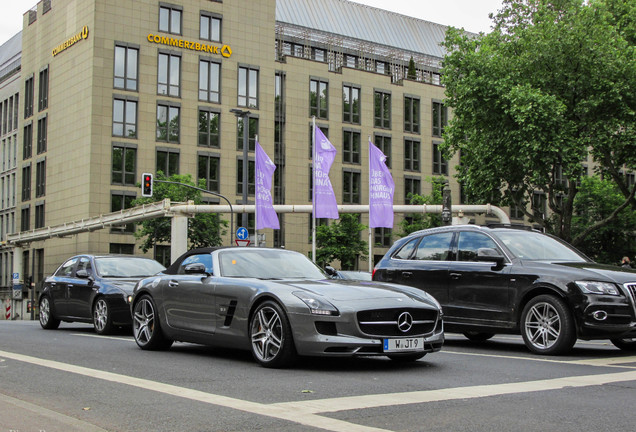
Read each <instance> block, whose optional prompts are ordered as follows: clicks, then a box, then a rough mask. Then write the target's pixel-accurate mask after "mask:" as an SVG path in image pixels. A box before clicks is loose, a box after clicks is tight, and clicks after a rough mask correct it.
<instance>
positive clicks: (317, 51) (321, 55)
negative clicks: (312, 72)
mask: <svg viewBox="0 0 636 432" xmlns="http://www.w3.org/2000/svg"><path fill="white" fill-rule="evenodd" d="M311 58H313V59H314V60H316V61H319V62H324V61H325V60H326V59H327V55H326V53H325V50H324V49H321V48H312V49H311Z"/></svg>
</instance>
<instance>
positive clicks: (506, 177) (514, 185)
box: [442, 0, 636, 245]
mask: <svg viewBox="0 0 636 432" xmlns="http://www.w3.org/2000/svg"><path fill="white" fill-rule="evenodd" d="M623 3H624V4H625V5H626V4H628V3H629V4H630V6H624V7H622V6H621V5H622V4H623ZM633 4H634V2H621V1H620V0H590V1H588V2H583V0H524V1H522V0H504V7H503V9H502V10H501V11H500V12H499V14H497V15H496V16H495V17H494V23H495V27H494V31H493V32H491V33H488V34H480V35H479V36H474V35H466V34H464V33H463V32H460V31H459V30H457V29H449V31H448V32H447V34H446V40H445V43H444V45H445V48H446V50H447V55H446V56H445V58H444V63H443V71H442V72H443V84H444V85H445V86H446V96H447V99H446V101H445V104H446V105H447V106H449V107H451V108H452V109H453V118H452V119H451V121H450V123H449V125H448V126H447V127H446V129H445V134H444V144H443V149H444V150H445V151H446V155H447V157H448V156H450V155H451V154H453V153H455V152H460V153H461V165H460V166H459V167H458V170H459V174H458V178H459V181H460V182H461V183H462V184H463V185H464V187H465V188H466V191H467V194H468V196H469V198H470V199H471V200H473V201H476V202H492V203H493V204H498V205H512V206H516V207H517V208H520V209H522V210H523V211H524V212H525V214H526V215H527V216H528V217H529V218H530V220H531V221H533V222H534V223H536V224H537V225H539V226H541V227H543V228H545V229H546V230H548V231H550V232H552V233H554V234H556V235H558V236H559V237H561V238H563V239H565V240H568V241H571V242H572V243H574V244H575V245H576V244H581V243H582V242H583V240H584V239H585V237H586V236H588V235H590V233H591V232H593V231H594V230H596V229H600V228H601V227H602V226H604V225H605V224H607V223H609V222H610V221H611V219H605V220H602V221H595V220H590V223H591V224H592V225H591V226H590V227H589V228H590V229H588V230H585V231H582V232H580V233H578V234H577V235H576V236H574V235H573V233H572V218H573V215H574V212H573V209H574V202H575V198H576V195H577V193H578V190H579V189H578V186H577V184H578V181H579V179H580V178H581V177H582V176H585V175H586V168H585V167H584V165H582V161H585V160H587V158H588V154H589V155H591V158H592V159H593V161H594V162H595V163H596V164H598V171H599V172H600V173H603V174H604V175H606V178H611V179H612V181H613V182H614V183H615V184H616V185H617V186H618V187H619V190H620V191H621V192H622V195H623V201H622V202H621V203H617V207H616V209H615V210H617V211H618V212H620V207H622V208H625V207H626V206H627V205H631V206H632V209H636V201H635V200H634V192H635V189H636V187H635V186H634V185H633V184H632V185H629V184H628V182H627V180H626V178H625V175H624V172H625V170H634V169H636V152H634V151H633V145H634V141H635V138H636V132H635V128H634V120H635V117H636V104H635V100H636V98H635V96H634V91H633V89H634V88H635V87H636V62H635V61H634V59H635V48H634V39H633V35H634V14H633V13H632V12H634V11H635V9H634V6H633ZM542 197H544V198H542ZM533 198H534V199H533ZM543 203H545V204H547V206H548V207H549V209H550V211H551V215H552V216H551V217H549V218H546V217H545V214H544V213H543V209H542V208H541V206H542V204H543ZM526 206H528V207H529V208H526ZM618 212H617V213H618ZM614 217H615V216H614Z"/></svg>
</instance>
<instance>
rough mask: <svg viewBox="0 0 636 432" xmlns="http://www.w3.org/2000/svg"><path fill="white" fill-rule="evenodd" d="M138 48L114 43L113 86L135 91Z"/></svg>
mask: <svg viewBox="0 0 636 432" xmlns="http://www.w3.org/2000/svg"><path fill="white" fill-rule="evenodd" d="M138 58H139V50H138V49H137V48H130V47H127V46H120V45H115V72H114V78H113V87H115V88H118V89H124V90H131V91H137V70H138Z"/></svg>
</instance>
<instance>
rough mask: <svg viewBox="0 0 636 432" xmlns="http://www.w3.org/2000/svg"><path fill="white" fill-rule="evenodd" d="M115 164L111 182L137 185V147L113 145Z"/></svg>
mask: <svg viewBox="0 0 636 432" xmlns="http://www.w3.org/2000/svg"><path fill="white" fill-rule="evenodd" d="M112 158H113V165H112V172H111V183H112V184H118V185H129V186H134V185H135V176H136V175H135V172H136V166H137V149H136V148H134V147H128V146H125V145H115V146H113V155H112Z"/></svg>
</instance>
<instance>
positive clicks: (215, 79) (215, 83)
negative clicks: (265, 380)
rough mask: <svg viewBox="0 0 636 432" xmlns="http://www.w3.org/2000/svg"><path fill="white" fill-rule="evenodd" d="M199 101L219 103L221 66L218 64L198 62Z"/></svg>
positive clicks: (204, 61)
mask: <svg viewBox="0 0 636 432" xmlns="http://www.w3.org/2000/svg"><path fill="white" fill-rule="evenodd" d="M199 100H202V101H206V102H217V103H218V102H220V101H221V65H219V64H218V63H215V62H212V61H208V60H199Z"/></svg>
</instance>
